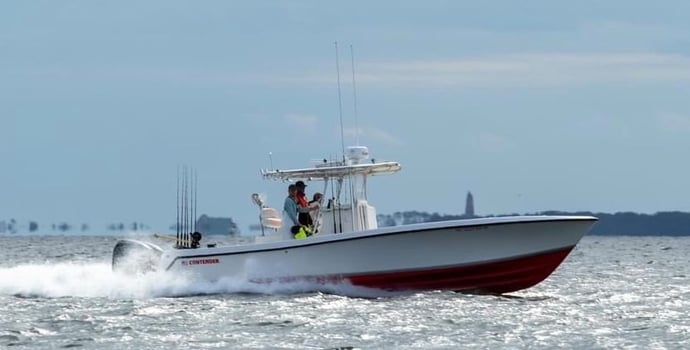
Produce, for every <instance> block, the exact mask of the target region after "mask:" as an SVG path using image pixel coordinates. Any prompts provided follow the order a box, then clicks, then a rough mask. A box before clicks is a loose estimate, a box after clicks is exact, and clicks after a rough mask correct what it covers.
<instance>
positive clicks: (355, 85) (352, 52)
mask: <svg viewBox="0 0 690 350" xmlns="http://www.w3.org/2000/svg"><path fill="white" fill-rule="evenodd" d="M350 57H352V96H353V98H354V104H355V142H356V144H357V146H359V124H358V123H357V119H358V118H357V114H358V113H357V84H356V83H355V52H354V50H353V49H352V44H350Z"/></svg>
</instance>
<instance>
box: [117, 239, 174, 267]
mask: <svg viewBox="0 0 690 350" xmlns="http://www.w3.org/2000/svg"><path fill="white" fill-rule="evenodd" d="M162 253H163V250H162V249H161V248H160V247H158V246H156V245H155V244H151V243H147V242H142V241H136V240H133V239H121V240H119V241H118V242H117V244H115V248H113V271H116V272H124V273H128V274H131V273H147V272H151V271H156V268H157V267H158V262H159V261H160V258H161V254H162Z"/></svg>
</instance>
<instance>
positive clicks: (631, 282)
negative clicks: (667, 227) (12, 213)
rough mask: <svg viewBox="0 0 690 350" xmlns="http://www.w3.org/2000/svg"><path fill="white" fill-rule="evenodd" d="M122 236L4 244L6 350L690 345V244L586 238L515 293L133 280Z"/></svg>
mask: <svg viewBox="0 0 690 350" xmlns="http://www.w3.org/2000/svg"><path fill="white" fill-rule="evenodd" d="M116 240H117V238H116V237H107V236H106V237H75V236H67V237H61V236H0V348H8V349H60V348H84V349H118V350H121V349H204V348H221V349H553V348H570V349H622V348H626V349H688V348H690V280H689V278H688V276H690V267H689V265H690V238H669V237H596V236H592V237H585V238H584V239H583V241H582V242H581V243H580V244H579V245H578V247H577V248H576V249H575V251H573V253H571V255H570V256H569V257H568V258H567V260H566V261H565V262H564V263H563V265H561V267H559V269H558V270H556V272H555V273H554V274H553V275H552V276H551V277H549V278H548V279H547V280H546V281H544V282H542V283H541V284H539V285H537V286H536V287H533V288H531V289H528V290H525V291H520V292H516V293H512V294H510V295H506V296H488V295H465V294H459V293H453V292H425V293H404V294H388V293H385V292H381V291H372V290H366V291H364V290H357V289H354V288H347V287H334V288H333V290H332V291H331V293H311V292H304V290H308V287H309V286H300V285H293V286H287V287H275V286H273V287H272V286H262V287H257V286H254V285H248V284H246V283H243V282H240V281H229V280H228V281H221V282H218V283H201V284H200V283H193V282H191V281H190V280H186V279H185V278H183V277H179V276H178V277H174V276H166V275H146V276H121V275H117V274H113V273H112V272H111V270H110V258H111V250H112V247H113V246H114V244H115V242H116Z"/></svg>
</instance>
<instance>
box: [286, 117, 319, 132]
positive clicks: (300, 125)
mask: <svg viewBox="0 0 690 350" xmlns="http://www.w3.org/2000/svg"><path fill="white" fill-rule="evenodd" d="M284 120H285V122H286V123H288V124H289V125H290V126H292V127H294V128H296V129H298V130H301V131H304V132H309V133H313V132H316V131H317V129H318V125H319V118H318V117H317V116H314V115H310V114H297V113H290V114H287V115H285V116H284Z"/></svg>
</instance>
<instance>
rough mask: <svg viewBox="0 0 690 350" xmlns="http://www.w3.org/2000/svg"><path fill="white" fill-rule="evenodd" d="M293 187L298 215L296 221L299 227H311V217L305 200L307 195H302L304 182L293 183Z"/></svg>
mask: <svg viewBox="0 0 690 350" xmlns="http://www.w3.org/2000/svg"><path fill="white" fill-rule="evenodd" d="M295 187H296V188H297V192H296V194H295V198H296V199H295V200H296V202H297V213H298V216H297V219H298V221H299V223H300V224H301V225H304V226H309V227H311V226H312V225H313V221H312V219H311V215H309V211H310V209H309V200H308V199H307V195H306V194H305V193H304V190H305V189H306V187H307V185H306V184H305V183H304V181H302V180H300V181H297V182H295Z"/></svg>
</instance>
